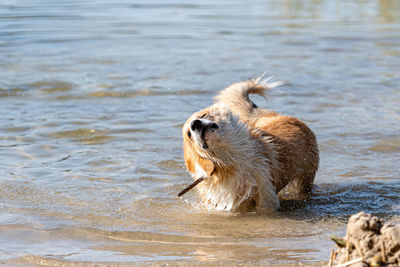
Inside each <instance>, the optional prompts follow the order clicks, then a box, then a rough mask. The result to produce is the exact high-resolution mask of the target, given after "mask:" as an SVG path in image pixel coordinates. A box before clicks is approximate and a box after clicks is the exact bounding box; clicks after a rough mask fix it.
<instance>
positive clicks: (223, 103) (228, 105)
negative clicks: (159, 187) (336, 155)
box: [183, 79, 319, 210]
mask: <svg viewBox="0 0 400 267" xmlns="http://www.w3.org/2000/svg"><path fill="white" fill-rule="evenodd" d="M267 81H268V80H267ZM267 81H261V79H252V80H247V81H242V82H238V83H234V84H232V85H231V86H229V87H227V88H225V89H224V90H222V91H221V92H220V93H219V94H218V95H217V96H216V97H215V103H214V104H213V105H212V106H210V107H207V108H205V109H203V110H201V111H199V112H196V113H194V114H193V115H192V116H191V117H190V118H189V119H188V120H187V121H186V123H185V125H184V127H183V144H184V157H185V163H186V166H187V168H188V170H189V172H190V173H191V174H192V176H193V178H194V179H197V178H200V177H209V178H208V179H207V180H205V181H203V182H201V183H200V184H199V185H198V186H197V190H198V192H199V195H200V197H201V199H202V202H203V203H204V205H205V206H206V207H207V208H209V209H216V210H250V209H257V210H275V209H277V208H279V199H278V197H277V194H278V193H279V191H281V190H282V189H283V188H285V187H286V186H287V185H289V186H288V190H289V191H291V192H292V193H293V194H294V195H296V196H307V195H308V194H309V193H310V192H311V189H312V184H313V181H314V177H315V174H316V171H317V169H318V164H319V153H318V146H317V142H316V138H315V135H314V133H313V132H312V131H311V130H310V129H309V128H308V127H307V126H306V125H305V124H304V123H303V122H301V121H300V120H299V119H297V118H294V117H289V116H283V115H280V114H278V113H276V112H273V111H269V110H264V109H261V108H258V107H257V106H256V105H255V104H254V103H253V102H252V101H251V100H250V99H249V94H258V95H262V96H265V92H266V91H267V90H268V89H270V88H272V87H275V86H277V85H279V83H268V82H267ZM199 118H207V119H210V120H212V121H213V122H215V123H217V124H218V125H219V126H220V127H219V129H218V130H217V131H214V130H213V131H209V132H207V136H206V137H204V136H202V137H201V138H199V137H198V136H191V134H188V133H189V132H190V123H191V122H192V121H193V120H194V119H199ZM204 143H206V146H204V147H207V149H204V148H202V146H201V144H204Z"/></svg>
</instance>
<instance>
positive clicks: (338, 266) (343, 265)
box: [335, 258, 364, 267]
mask: <svg viewBox="0 0 400 267" xmlns="http://www.w3.org/2000/svg"><path fill="white" fill-rule="evenodd" d="M363 261H364V260H363V258H357V259H354V260H351V261H348V262H345V263H342V264H339V265H336V266H335V267H346V266H350V265H352V264H354V263H358V262H363Z"/></svg>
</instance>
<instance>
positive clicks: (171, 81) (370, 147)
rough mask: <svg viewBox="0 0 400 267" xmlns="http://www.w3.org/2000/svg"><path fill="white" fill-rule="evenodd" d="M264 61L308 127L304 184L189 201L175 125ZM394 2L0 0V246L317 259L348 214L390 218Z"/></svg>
mask: <svg viewBox="0 0 400 267" xmlns="http://www.w3.org/2000/svg"><path fill="white" fill-rule="evenodd" d="M266 70H269V71H270V72H271V74H273V75H275V76H276V77H277V78H276V79H282V80H284V81H286V83H287V85H285V86H282V87H280V88H277V89H275V90H274V91H272V92H271V94H270V96H269V100H268V103H265V101H264V100H263V99H261V98H254V101H255V102H256V103H257V104H258V105H260V106H262V107H270V108H272V109H274V110H277V111H279V112H281V113H284V114H289V115H293V116H297V117H299V118H301V119H303V120H304V121H305V122H307V124H308V125H309V126H310V127H311V128H312V129H313V130H314V132H315V133H316V135H317V138H318V142H319V146H320V151H321V155H320V156H321V166H320V169H319V172H318V175H317V177H316V186H315V189H314V196H313V199H312V200H310V201H307V202H303V203H296V202H291V201H283V202H282V207H283V208H282V210H281V211H279V212H277V213H276V214H254V213H252V214H226V213H213V212H207V211H204V210H202V209H200V208H198V205H197V198H196V195H195V194H194V192H191V193H188V194H187V196H185V198H184V199H180V198H178V197H177V196H176V194H177V193H178V192H179V191H180V190H181V189H182V188H184V187H185V186H186V185H188V184H189V183H191V179H190V176H189V175H188V173H187V172H186V169H185V166H184V163H183V158H182V145H181V132H180V131H181V126H182V124H183V122H184V121H185V120H186V118H187V117H188V116H189V115H190V114H192V113H193V112H194V111H197V110H199V109H200V108H202V107H205V106H207V105H209V104H210V103H211V102H212V97H213V95H214V94H215V93H216V91H218V90H220V89H222V88H223V87H225V86H227V85H229V84H230V83H232V82H235V81H238V80H240V79H243V78H248V77H252V76H256V75H259V74H261V73H263V72H264V71H266ZM399 84H400V4H399V2H398V1H371V2H369V1H357V2H348V1H340V0H337V1H301V2H299V1H227V0H221V1H218V2H215V1H201V2H188V1H181V0H170V1H161V0H151V1H135V2H132V1H127V0H120V1H105V0H93V1H86V2H85V3H83V1H67V2H65V3H64V2H63V3H61V2H60V1H54V0H53V1H52V0H41V1H40V0H36V1H13V0H3V1H2V2H1V4H0V107H1V109H0V111H1V113H2V115H1V117H0V184H1V185H0V244H1V245H0V262H1V263H3V264H6V265H15V266H16V265H18V266H21V265H22V266H30V265H32V266H36V265H43V266H55V265H63V264H64V265H68V264H76V265H79V264H82V265H85V266H91V265H96V266H98V265H101V264H104V265H118V264H127V265H129V264H131V265H135V264H139V265H141V264H154V265H160V264H168V263H171V264H173V265H174V264H182V265H192V264H194V263H197V264H203V265H210V266H214V265H215V264H216V263H218V264H221V265H224V266H227V265H232V266H236V265H238V264H241V263H243V264H249V265H273V264H281V265H289V266H291V265H296V264H298V263H302V264H304V265H321V264H323V263H324V261H326V260H327V259H328V256H329V250H330V248H331V247H332V242H331V241H329V236H330V235H331V234H337V235H342V234H344V232H345V227H346V226H345V225H346V220H347V219H348V216H349V215H350V214H353V213H356V212H358V211H360V210H364V211H367V212H372V213H373V214H376V215H379V216H382V217H383V218H385V219H386V220H392V221H395V222H400V204H399V203H400V181H399V178H400V165H399V152H400V127H399V125H400V106H399V103H400V90H399V89H400V88H399Z"/></svg>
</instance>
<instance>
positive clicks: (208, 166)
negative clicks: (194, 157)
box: [198, 158, 215, 177]
mask: <svg viewBox="0 0 400 267" xmlns="http://www.w3.org/2000/svg"><path fill="white" fill-rule="evenodd" d="M198 164H199V165H200V167H201V168H202V169H203V170H204V171H205V172H206V173H207V176H208V177H211V175H212V174H213V173H214V169H215V166H214V163H213V162H212V161H211V160H209V159H204V158H199V161H198Z"/></svg>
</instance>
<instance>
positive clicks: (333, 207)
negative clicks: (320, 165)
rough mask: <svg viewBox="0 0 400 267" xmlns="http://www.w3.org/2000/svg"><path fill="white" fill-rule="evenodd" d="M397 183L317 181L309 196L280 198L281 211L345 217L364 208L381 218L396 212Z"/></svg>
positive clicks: (399, 186) (307, 216)
mask: <svg viewBox="0 0 400 267" xmlns="http://www.w3.org/2000/svg"><path fill="white" fill-rule="evenodd" d="M399 202H400V183H382V182H372V181H371V182H363V183H346V184H329V183H323V184H318V185H316V186H315V187H314V190H313V196H312V198H311V199H309V200H305V201H296V200H281V210H280V212H279V213H280V215H282V216H285V217H286V216H288V217H293V218H297V219H301V220H304V219H308V220H309V219H310V218H311V220H326V219H329V218H336V219H339V220H347V219H348V217H349V216H350V215H352V214H354V213H357V212H360V211H364V212H368V213H371V214H373V215H376V216H380V217H382V218H386V219H387V218H391V217H393V216H396V215H398V213H399V209H400V206H396V205H394V203H399Z"/></svg>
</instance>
